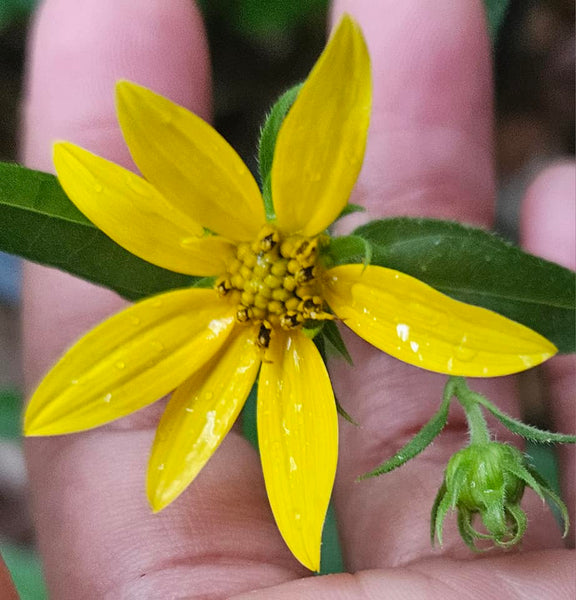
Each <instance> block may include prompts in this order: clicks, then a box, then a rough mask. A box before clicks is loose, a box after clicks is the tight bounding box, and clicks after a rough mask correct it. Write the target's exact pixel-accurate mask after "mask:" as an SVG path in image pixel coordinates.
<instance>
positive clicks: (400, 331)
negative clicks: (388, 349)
mask: <svg viewBox="0 0 576 600" xmlns="http://www.w3.org/2000/svg"><path fill="white" fill-rule="evenodd" d="M396 335H397V336H398V337H399V338H400V339H401V340H402V341H403V342H407V341H408V337H409V336H410V325H407V324H406V323H398V325H396Z"/></svg>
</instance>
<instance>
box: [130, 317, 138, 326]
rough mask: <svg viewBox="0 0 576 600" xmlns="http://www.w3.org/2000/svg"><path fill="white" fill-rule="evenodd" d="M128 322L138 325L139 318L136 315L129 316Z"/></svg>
mask: <svg viewBox="0 0 576 600" xmlns="http://www.w3.org/2000/svg"><path fill="white" fill-rule="evenodd" d="M130 323H132V325H140V319H139V318H138V317H130Z"/></svg>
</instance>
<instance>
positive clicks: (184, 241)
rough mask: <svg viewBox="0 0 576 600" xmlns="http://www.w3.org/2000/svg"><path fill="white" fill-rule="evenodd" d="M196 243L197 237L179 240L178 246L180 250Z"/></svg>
mask: <svg viewBox="0 0 576 600" xmlns="http://www.w3.org/2000/svg"><path fill="white" fill-rule="evenodd" d="M197 241H198V238H197V237H185V238H182V239H181V240H180V246H181V247H182V248H190V247H191V246H193V245H194V243H195V242H197Z"/></svg>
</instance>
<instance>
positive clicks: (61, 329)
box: [0, 0, 576, 600]
mask: <svg viewBox="0 0 576 600" xmlns="http://www.w3.org/2000/svg"><path fill="white" fill-rule="evenodd" d="M344 11H346V12H349V13H351V14H352V15H353V16H354V17H355V18H356V19H357V20H358V21H359V22H360V24H361V26H362V27H363V30H364V32H365V35H366V38H367V41H368V45H369V47H370V52H371V57H372V63H373V76H374V109H373V115H372V125H371V130H370V136H369V143H368V150H367V155H366V161H365V165H364V169H363V171H362V174H361V176H360V179H359V181H358V184H357V186H356V190H355V194H354V197H353V198H352V199H351V201H353V202H359V203H363V204H364V205H365V206H366V207H367V208H368V210H369V212H370V215H371V216H372V217H376V216H392V215H399V214H403V215H412V216H422V215H424V216H433V217H440V218H450V219H459V220H461V221H464V222H468V223H473V224H476V225H482V226H489V225H490V223H491V219H492V209H493V196H494V177H493V172H492V159H491V157H492V131H491V122H492V107H491V97H492V89H491V74H490V47H489V41H488V39H487V35H486V33H485V29H486V28H485V23H484V20H483V11H482V5H481V2H480V1H475V0H461V1H459V2H444V3H441V4H440V6H439V4H438V2H436V1H435V0H405V1H404V2H397V1H395V0H381V1H380V2H377V3H376V2H371V1H369V0H359V1H358V0H356V1H354V2H353V1H352V0H348V1H345V0H341V1H337V2H336V3H335V5H334V7H333V14H332V21H335V20H337V18H338V15H339V14H341V13H342V12H344ZM207 59H208V57H207V52H206V41H205V38H204V33H203V30H202V23H201V21H200V18H199V15H198V12H197V11H196V10H195V8H194V6H193V4H192V3H191V2H190V1H189V0H138V2H136V1H135V0H48V1H47V2H45V3H44V5H43V6H42V7H41V9H40V11H39V13H38V16H37V19H36V24H35V27H34V29H33V31H32V36H31V46H30V55H29V69H28V80H27V93H26V98H25V104H24V142H23V146H22V148H23V159H24V161H25V162H26V163H27V164H28V165H29V166H31V167H34V168H38V169H43V170H47V171H48V170H52V166H51V156H50V154H51V150H50V148H51V143H52V141H53V140H54V139H66V140H70V141H72V142H75V143H78V144H80V145H83V146H84V147H86V148H88V149H90V150H92V151H94V152H96V153H99V154H101V155H103V156H105V157H106V158H109V159H111V160H114V161H116V162H118V163H120V164H124V165H126V166H129V167H130V166H132V163H131V161H130V159H129V156H128V151H127V149H126V147H125V145H124V143H123V141H122V138H121V136H120V132H119V129H118V126H117V124H116V119H115V115H114V106H113V88H114V83H115V81H116V80H117V79H120V78H126V79H130V80H133V81H136V82H138V83H141V84H143V85H146V86H148V87H150V88H152V89H154V90H155V91H157V92H160V93H162V94H164V95H167V96H168V97H170V98H171V99H172V100H174V101H176V102H179V103H181V104H183V105H185V106H187V107H189V108H190V109H192V110H193V111H195V112H196V113H198V114H200V115H202V116H204V117H206V118H209V115H210V75H209V70H208V66H207ZM574 173H575V171H574V165H571V164H564V165H560V166H557V167H554V168H553V169H550V170H548V171H546V172H544V173H543V174H542V175H541V176H540V177H539V178H538V179H537V180H536V182H535V183H534V185H533V186H532V187H531V189H530V190H529V192H528V195H527V199H526V202H525V204H524V214H523V219H522V231H523V241H524V245H525V247H526V248H527V249H529V250H530V251H532V252H535V253H537V254H541V255H543V256H547V257H549V258H552V259H553V260H556V261H558V262H561V263H563V264H566V265H568V266H572V267H574V264H571V261H572V263H573V260H574V254H575V253H574V240H573V237H572V236H573V230H572V226H571V224H573V222H574V217H573V210H574ZM571 215H572V216H571ZM559 239H565V240H566V242H565V243H562V244H560V243H559ZM123 305H124V303H123V302H122V301H121V300H119V299H118V298H117V297H116V296H114V295H113V294H112V293H110V292H108V291H105V290H102V289H98V288H95V287H93V286H91V285H89V284H87V283H85V282H81V281H78V280H75V279H73V278H71V277H69V276H67V275H65V274H63V273H60V272H56V271H51V270H48V269H45V268H41V267H38V266H35V265H28V266H27V268H26V273H25V287H24V328H23V331H24V342H25V354H24V360H25V372H26V376H27V385H28V387H29V389H32V388H33V387H34V386H35V385H36V384H37V383H38V381H39V380H40V379H41V377H42V376H43V375H44V374H45V373H46V371H47V370H48V369H49V367H50V365H51V364H52V363H53V362H54V361H55V360H56V358H57V357H58V356H59V355H60V354H61V353H62V351H63V350H64V349H65V348H66V347H68V346H69V345H70V344H71V342H72V341H73V340H75V339H76V338H78V337H79V336H80V335H81V334H82V333H83V332H85V331H86V330H87V329H88V328H89V327H91V326H93V325H94V324H96V323H98V322H99V321H101V320H102V318H104V317H105V316H107V315H109V314H111V313H113V312H115V311H117V310H118V309H120V308H121V307H122V306H123ZM347 341H348V342H349V347H350V349H351V351H352V354H353V356H354V358H355V360H356V363H357V364H358V365H359V366H358V367H357V368H356V369H354V370H351V369H347V368H345V367H343V365H342V364H339V365H338V368H337V369H334V372H333V379H334V385H335V390H336V394H337V396H338V397H339V398H340V399H341V401H342V402H343V405H344V407H345V409H346V410H347V411H348V412H349V413H351V414H352V415H353V416H354V418H355V419H356V420H357V421H359V422H360V424H361V427H358V428H355V427H353V426H351V425H349V424H347V423H346V422H341V425H340V431H341V447H342V448H343V449H344V451H343V452H342V453H341V456H340V462H339V470H338V476H337V481H336V487H335V491H334V497H335V505H336V510H337V513H338V520H339V525H340V530H341V539H342V546H343V552H344V557H345V563H346V568H347V570H348V571H349V572H350V573H352V574H340V575H333V576H326V577H313V578H311V577H309V576H308V575H309V573H308V572H307V571H305V570H304V569H303V568H302V567H301V566H300V565H298V564H297V563H296V561H295V560H294V559H293V558H292V556H291V555H290V553H289V552H288V551H287V549H286V548H285V547H284V545H283V542H282V540H281V538H280V536H279V534H278V532H277V530H276V527H275V525H274V523H273V521H272V516H271V513H270V510H269V508H268V505H267V500H266V495H265V491H264V485H263V481H262V477H261V473H260V468H259V463H258V457H257V456H256V453H255V452H254V451H253V450H252V448H251V447H250V446H249V445H248V443H247V442H246V441H245V440H243V439H242V437H241V436H240V435H239V434H238V433H237V432H232V433H231V434H230V435H229V436H228V437H227V439H226V440H225V441H224V443H223V444H222V446H221V448H220V449H219V450H218V452H217V453H216V454H215V456H214V457H213V458H212V459H211V460H210V463H209V464H208V466H207V467H206V468H205V469H204V470H203V472H202V473H201V474H200V476H199V477H198V479H197V480H196V481H195V482H194V484H193V485H192V486H191V487H190V488H189V489H188V490H187V491H186V492H185V493H184V494H183V495H182V496H181V497H180V498H179V499H178V500H177V501H176V502H174V503H173V504H172V505H171V506H169V507H168V508H167V509H166V510H164V511H163V512H161V513H160V514H158V515H152V514H151V511H150V509H149V507H148V506H147V502H146V496H145V491H144V479H145V475H144V474H145V467H146V461H147V457H148V452H149V448H150V445H151V442H152V438H153V434H154V428H155V424H156V422H157V420H158V416H159V414H160V410H161V408H162V406H161V404H162V403H158V405H156V406H154V407H152V408H150V409H147V410H144V411H141V412H139V413H138V414H136V415H135V416H133V417H131V418H126V419H122V420H120V421H118V422H116V423H113V424H111V425H109V426H107V427H104V428H100V429H96V430H94V431H90V432H85V433H80V434H76V435H70V436H66V437H59V438H58V437H57V438H49V439H31V440H28V441H27V446H26V448H27V456H28V465H29V471H30V478H31V488H32V493H33V501H34V510H35V518H36V524H37V531H38V541H39V546H40V552H41V553H42V555H43V558H44V564H45V571H46V578H47V582H48V587H49V589H50V591H51V597H53V598H55V599H75V598H139V599H140V598H176V597H177V598H229V597H232V598H244V597H246V598H251V599H257V598H266V599H268V600H280V599H283V598H287V599H288V598H303V599H307V598H310V599H312V598H314V599H315V600H322V599H324V598H326V599H328V598H330V599H331V600H333V599H336V600H348V599H355V600H356V599H360V600H364V599H365V600H368V599H375V598H382V594H383V593H384V592H385V594H386V597H387V598H390V599H394V598H420V597H426V598H429V599H432V600H433V599H435V598H439V599H440V598H442V599H451V598H455V599H456V598H462V597H466V598H479V599H480V598H482V599H483V600H486V599H488V600H489V599H491V598H501V597H502V594H503V590H505V592H504V593H505V596H506V598H510V599H511V600H515V599H520V598H526V599H528V598H535V597H537V598H539V599H543V600H546V599H548V598H550V599H552V598H554V599H555V600H563V599H566V600H568V599H569V598H573V597H574V594H575V588H574V580H573V566H574V555H573V551H572V550H570V549H569V548H567V544H566V542H565V541H563V540H562V539H561V538H560V535H559V533H558V529H557V527H556V525H555V524H554V522H553V520H552V517H551V516H550V514H549V512H548V510H547V509H545V508H544V507H543V506H542V503H541V502H539V501H538V500H536V499H535V496H534V494H532V493H531V492H528V493H527V494H526V498H525V502H524V508H525V509H526V511H527V512H528V515H529V529H528V533H527V534H526V537H525V541H524V543H523V545H522V548H521V550H519V551H518V550H517V551H512V552H508V553H505V554H503V553H491V554H488V555H485V556H482V557H477V556H472V555H471V554H470V552H469V551H468V550H467V549H466V548H465V547H464V545H463V543H462V542H461V541H460V540H459V538H458V536H457V534H456V531H455V527H454V524H453V519H449V521H450V523H449V524H447V527H446V530H445V545H444V548H443V549H441V550H440V549H433V548H431V547H430V544H429V541H428V526H429V525H428V523H429V521H428V519H429V510H430V504H431V502H432V499H433V497H434V494H435V491H436V489H437V488H438V486H439V485H440V482H441V479H442V472H443V468H444V466H445V464H446V462H447V460H448V458H449V456H450V455H451V454H452V453H453V452H455V451H456V450H457V449H459V448H460V447H461V446H462V445H463V444H464V442H465V439H466V438H465V427H464V423H463V417H462V415H461V414H460V412H459V411H458V410H454V411H453V413H451V418H450V424H449V427H448V429H447V430H446V431H445V432H444V434H443V435H442V436H441V438H439V439H438V440H437V441H436V442H435V443H434V445H433V446H432V448H431V449H429V450H428V451H427V452H426V453H425V454H424V455H423V456H421V457H419V458H418V459H416V460H414V461H412V462H410V463H409V464H408V465H407V466H405V467H403V468H402V469H400V470H398V471H396V472H394V473H392V474H389V475H387V476H385V477H381V478H377V479H373V480H369V481H364V482H361V483H357V482H356V481H355V479H356V476H357V475H359V474H360V473H362V472H364V471H366V470H368V469H370V468H373V467H374V466H375V465H376V464H378V463H379V462H381V461H382V460H383V458H384V457H386V456H389V455H391V454H392V452H393V451H394V450H395V449H397V448H398V447H399V446H400V445H401V444H402V443H404V442H405V441H406V439H407V438H408V437H409V436H411V435H413V434H414V432H415V431H416V430H417V429H418V428H419V427H420V426H421V425H422V424H423V423H424V422H425V421H427V420H428V419H429V417H430V416H431V414H432V413H433V412H434V411H435V410H436V408H437V406H438V402H439V399H440V397H441V390H442V386H443V383H444V381H445V378H444V377H442V376H437V375H433V374H429V373H426V372H424V371H420V370H416V369H414V368H412V367H409V366H407V365H404V364H402V363H399V362H398V361H395V360H394V359H392V358H390V357H387V356H385V355H383V354H382V353H381V352H378V351H376V350H374V349H371V348H370V347H369V346H368V345H367V344H365V343H363V342H361V341H359V340H358V339H357V338H352V337H351V336H350V337H349V338H348V340H347ZM573 368H574V362H573V360H572V359H571V358H566V357H560V358H556V359H553V360H551V361H550V362H549V363H548V364H547V365H545V368H543V369H541V370H540V372H541V374H542V375H543V376H544V377H545V378H546V381H547V384H548V385H549V398H550V407H551V410H552V418H553V419H555V421H556V424H557V425H558V428H559V429H562V430H564V429H567V428H569V425H567V424H569V423H574V420H575V419H574V417H575V415H574V402H573V399H574V397H575V392H576V390H575V389H574V387H575V379H574V377H573ZM406 380H408V381H409V385H406ZM472 385H473V387H474V388H475V389H477V390H478V391H482V392H485V393H487V394H488V395H489V396H490V397H491V398H492V399H493V400H495V401H496V402H497V403H498V405H499V406H500V407H501V408H502V409H503V410H505V411H507V412H510V413H513V414H514V413H518V403H519V399H518V397H517V394H516V380H515V378H513V377H509V378H504V379H500V380H491V381H480V380H475V381H473V383H472ZM497 431H498V438H499V439H500V440H505V439H508V438H509V436H507V435H506V434H505V433H503V432H501V431H499V430H497ZM574 458H575V457H574V452H573V451H568V450H566V451H563V453H562V469H563V471H562V474H563V484H564V485H565V489H566V490H573V483H574V482H573V475H574V472H575V471H574ZM567 498H568V496H567ZM569 507H570V509H573V508H574V502H573V496H572V501H570V503H569ZM569 542H570V541H569ZM0 573H1V571H0ZM2 581H3V580H2V578H1V577H0V582H2ZM0 585H2V584H1V583H0ZM4 585H5V586H6V585H7V584H6V583H4ZM265 588H266V589H265ZM6 589H7V588H6ZM1 591H2V588H1V587H0V592H1ZM248 592H251V593H248ZM0 595H2V594H1V593H0ZM2 597H4V596H2Z"/></svg>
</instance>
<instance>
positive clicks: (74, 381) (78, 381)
mask: <svg viewBox="0 0 576 600" xmlns="http://www.w3.org/2000/svg"><path fill="white" fill-rule="evenodd" d="M79 383H80V380H79V379H71V380H70V384H71V385H78V384H79Z"/></svg>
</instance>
